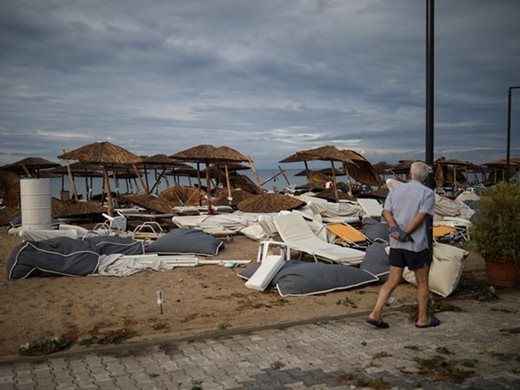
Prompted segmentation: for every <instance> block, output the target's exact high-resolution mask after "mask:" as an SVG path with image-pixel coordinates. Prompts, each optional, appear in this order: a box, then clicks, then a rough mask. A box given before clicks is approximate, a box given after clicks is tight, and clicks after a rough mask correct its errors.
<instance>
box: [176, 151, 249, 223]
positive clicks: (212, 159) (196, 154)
mask: <svg viewBox="0 0 520 390" xmlns="http://www.w3.org/2000/svg"><path fill="white" fill-rule="evenodd" d="M170 158H174V159H178V160H183V161H188V162H194V163H197V166H198V164H199V163H202V162H203V163H204V164H205V165H206V184H207V187H208V189H207V193H208V212H209V213H210V214H211V213H212V212H213V210H212V208H211V182H210V175H209V166H210V164H218V163H221V164H224V168H225V171H226V182H227V184H228V185H227V187H228V189H229V191H231V188H230V187H231V186H230V184H229V171H228V164H229V163H240V162H244V161H249V159H248V157H247V156H245V155H243V154H242V153H240V152H238V151H236V150H235V149H232V148H230V147H228V146H220V147H215V146H213V145H207V144H206V145H204V144H202V145H197V146H193V147H191V148H189V149H186V150H183V151H181V152H178V153H175V154H174V155H171V156H170ZM197 168H198V167H197ZM197 170H199V169H197ZM198 179H199V187H200V176H199V177H198ZM228 195H229V197H231V192H229V193H228Z"/></svg>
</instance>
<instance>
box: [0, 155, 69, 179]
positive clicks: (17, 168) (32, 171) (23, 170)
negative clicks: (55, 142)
mask: <svg viewBox="0 0 520 390" xmlns="http://www.w3.org/2000/svg"><path fill="white" fill-rule="evenodd" d="M59 166H60V164H58V163H56V162H53V161H50V160H47V159H44V158H41V157H27V158H24V159H23V160H19V161H16V162H14V163H12V164H9V165H4V166H3V167H1V168H0V170H1V171H10V172H14V173H17V174H19V175H27V176H28V177H40V170H41V169H48V168H54V167H59Z"/></svg>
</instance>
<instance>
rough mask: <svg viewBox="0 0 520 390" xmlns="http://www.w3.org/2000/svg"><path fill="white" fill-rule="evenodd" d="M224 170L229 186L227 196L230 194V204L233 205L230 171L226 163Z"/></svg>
mask: <svg viewBox="0 0 520 390" xmlns="http://www.w3.org/2000/svg"><path fill="white" fill-rule="evenodd" d="M224 170H225V171H226V186H227V194H228V202H229V203H231V201H232V200H233V197H232V196H231V183H230V181H229V171H228V166H227V163H226V162H225V163H224Z"/></svg>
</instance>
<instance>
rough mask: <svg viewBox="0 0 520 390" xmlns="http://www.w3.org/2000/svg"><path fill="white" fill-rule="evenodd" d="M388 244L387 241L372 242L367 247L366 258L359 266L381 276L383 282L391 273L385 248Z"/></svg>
mask: <svg viewBox="0 0 520 390" xmlns="http://www.w3.org/2000/svg"><path fill="white" fill-rule="evenodd" d="M387 246H388V244H387V243H386V242H374V243H373V244H371V245H370V246H369V247H368V248H367V250H366V254H365V258H364V259H363V262H362V263H361V265H360V266H359V268H361V269H362V270H365V271H368V272H370V273H371V274H374V275H376V276H377V277H379V280H380V281H381V282H385V281H386V279H387V275H388V274H389V273H390V269H389V267H390V264H389V262H388V253H387V252H386V250H385V249H386V247H387Z"/></svg>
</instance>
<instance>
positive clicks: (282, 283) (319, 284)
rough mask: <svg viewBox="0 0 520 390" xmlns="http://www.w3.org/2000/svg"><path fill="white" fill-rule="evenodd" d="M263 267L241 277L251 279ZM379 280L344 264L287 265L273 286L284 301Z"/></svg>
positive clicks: (296, 263) (276, 277)
mask: <svg viewBox="0 0 520 390" xmlns="http://www.w3.org/2000/svg"><path fill="white" fill-rule="evenodd" d="M259 266H260V265H254V266H251V267H248V268H246V269H245V270H243V271H241V272H240V273H239V276H240V277H241V278H243V279H249V278H250V277H251V276H252V275H253V274H254V273H255V271H256V270H257V268H258V267H259ZM378 280H379V279H378V277H377V276H375V275H372V274H371V273H370V272H367V271H364V270H362V269H359V268H356V267H352V266H350V265H343V264H325V263H307V262H303V261H296V260H291V261H287V262H286V263H285V264H284V266H283V267H282V269H281V270H280V271H278V272H277V274H276V275H275V277H274V278H273V281H272V282H271V284H270V286H276V288H277V289H278V292H279V293H280V295H281V296H282V297H285V296H300V295H315V294H324V293H327V292H331V291H335V290H345V289H349V288H354V287H358V286H362V285H365V284H368V283H375V282H377V281H378Z"/></svg>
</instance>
